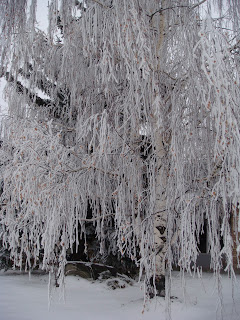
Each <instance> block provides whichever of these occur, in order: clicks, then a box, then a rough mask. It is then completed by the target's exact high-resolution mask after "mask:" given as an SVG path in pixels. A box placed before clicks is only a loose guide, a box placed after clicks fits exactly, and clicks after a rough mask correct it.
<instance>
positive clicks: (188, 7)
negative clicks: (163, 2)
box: [148, 0, 207, 20]
mask: <svg viewBox="0 0 240 320" xmlns="http://www.w3.org/2000/svg"><path fill="white" fill-rule="evenodd" d="M206 1H207V0H202V1H200V2H199V3H196V4H194V5H193V6H191V7H190V6H174V7H168V8H160V9H158V10H157V11H155V12H154V13H152V14H151V15H148V16H149V17H150V20H152V18H153V17H154V16H155V14H156V13H161V12H163V11H165V10H174V9H177V8H187V9H189V10H193V9H195V8H197V7H199V6H200V5H201V4H203V3H204V2H206Z"/></svg>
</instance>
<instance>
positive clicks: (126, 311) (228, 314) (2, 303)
mask: <svg viewBox="0 0 240 320" xmlns="http://www.w3.org/2000/svg"><path fill="white" fill-rule="evenodd" d="M186 282H187V290H186V294H185V300H186V301H185V302H184V298H183V292H182V289H181V281H180V277H179V275H178V273H174V275H173V290H172V295H173V296H174V297H176V298H174V299H172V319H173V320H212V319H221V318H220V315H219V314H218V315H217V316H216V306H217V301H218V295H217V293H216V291H214V287H215V281H214V277H213V275H212V274H210V273H208V274H204V275H203V278H202V280H199V279H193V278H190V277H189V276H187V277H186ZM222 286H223V300H224V310H223V319H224V320H239V319H240V276H238V277H237V282H236V284H235V303H233V300H232V284H231V280H229V279H228V278H227V276H226V275H223V276H222ZM54 290H55V291H56V290H59V288H56V289H54ZM65 293H66V298H65V304H64V303H63V302H61V301H59V299H58V298H57V294H56V292H55V294H54V295H53V299H52V304H51V307H50V310H48V276H46V275H32V276H31V279H29V277H28V275H26V274H25V275H14V274H9V275H7V274H6V273H3V272H2V273H0V319H1V320H43V319H44V320H48V319H49V320H74V319H83V320H92V319H94V320H100V319H102V320H110V319H111V320H128V319H129V320H130V319H131V320H141V319H143V320H147V319H148V320H154V319H158V320H161V319H165V302H164V299H163V298H157V299H153V300H152V301H151V303H150V306H149V308H148V310H147V308H145V311H144V312H143V292H142V291H141V289H140V284H139V283H134V285H133V286H127V287H126V288H124V289H115V290H112V289H110V288H109V287H108V286H107V285H106V282H103V283H100V282H92V281H89V280H86V279H82V278H79V277H74V276H68V277H66V289H65Z"/></svg>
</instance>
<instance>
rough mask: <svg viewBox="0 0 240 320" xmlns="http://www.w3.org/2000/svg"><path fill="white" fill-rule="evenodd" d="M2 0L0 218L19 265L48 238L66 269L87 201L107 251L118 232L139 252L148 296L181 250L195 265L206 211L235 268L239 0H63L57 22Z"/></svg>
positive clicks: (124, 250)
mask: <svg viewBox="0 0 240 320" xmlns="http://www.w3.org/2000/svg"><path fill="white" fill-rule="evenodd" d="M83 7H84V8H85V10H84V11H83V10H82V8H83ZM0 8H1V10H0V11H1V33H2V37H1V38H2V40H1V70H2V76H6V77H7V79H8V81H9V87H8V98H9V118H8V119H7V120H5V122H4V123H3V127H4V131H3V132H4V133H3V141H4V144H3V146H2V148H1V152H2V153H3V154H4V158H2V159H4V160H2V168H3V170H2V173H1V174H2V180H3V183H4V187H3V193H2V195H1V203H2V204H1V207H2V209H1V218H0V222H1V226H2V232H1V239H2V242H3V244H4V245H5V246H6V247H8V248H9V249H10V251H11V256H12V258H13V259H14V264H15V265H19V266H21V265H22V263H23V257H24V258H26V260H27V264H28V265H29V266H32V265H34V264H36V261H37V259H38V257H39V252H40V250H41V249H43V252H44V257H43V268H46V269H47V268H49V266H50V265H51V264H53V263H55V262H56V261H58V262H59V263H60V267H59V273H60V274H61V275H63V270H64V266H65V263H66V251H67V249H68V248H72V247H73V244H74V243H75V242H77V241H78V236H77V234H78V231H80V233H81V234H82V235H84V233H85V226H86V222H87V221H88V220H89V219H87V210H88V207H89V205H90V207H91V209H92V217H91V219H90V220H91V221H92V222H93V223H94V226H95V231H96V235H97V237H98V239H99V241H100V242H101V250H100V251H101V253H104V251H105V250H106V248H105V244H106V241H108V242H109V243H110V246H109V247H108V248H107V249H108V250H109V251H111V252H116V251H119V252H120V253H121V254H124V255H127V256H129V257H130V258H131V259H132V260H133V261H135V262H136V264H137V265H139V266H140V275H144V277H145V283H146V287H147V290H146V292H147V294H148V295H149V296H152V294H153V293H155V292H156V293H159V294H162V293H163V292H162V290H164V281H165V271H166V270H167V272H168V275H170V274H171V270H172V265H173V264H174V263H177V264H178V265H179V267H180V268H181V269H182V270H186V271H188V272H191V271H192V264H193V265H195V263H196V259H197V256H198V253H199V249H198V242H199V234H200V233H201V230H202V228H203V225H204V222H205V221H207V225H208V230H209V242H210V253H211V259H212V268H213V270H214V272H216V273H217V274H219V272H220V269H221V268H222V258H223V255H224V256H225V259H226V263H227V266H226V270H228V271H230V272H231V273H232V272H234V271H233V265H232V245H233V244H232V243H233V242H232V240H233V239H232V235H231V228H230V217H233V218H234V221H235V224H234V226H235V232H236V235H237V234H238V233H237V224H238V223H237V221H238V220H237V219H238V216H237V212H238V208H239V200H238V199H239V196H240V187H239V185H240V184H239V177H240V176H239V161H240V160H239V159H240V141H239V126H240V122H239V116H240V111H239V101H240V99H239V96H240V87H239V65H240V64H239V33H238V30H239V21H240V20H239V18H240V17H239V15H240V12H239V10H240V3H239V1H237V0H235V1H234V0H230V1H224V2H223V1H220V0H219V1H217V0H216V1H207V0H205V1H194V0H182V1H179V0H169V1H165V0H162V1H157V0H149V1H142V0H132V1H126V0H116V1H115V0H113V1H108V0H102V1H97V0H92V1H91V0H88V1H86V3H84V5H83V4H82V2H79V1H76V2H75V1H63V0H62V1H61V5H60V7H58V1H52V2H51V4H50V6H49V33H48V34H47V35H45V34H44V33H42V32H40V31H37V30H36V28H35V10H36V1H35V0H33V1H32V2H31V6H30V9H29V14H27V1H25V0H21V1H14V0H8V1H7V0H5V1H4V0H2V1H1V3H0ZM77 10H80V14H79V11H78V13H77ZM212 12H214V15H217V14H219V15H217V18H213V15H212ZM59 29H60V30H61V37H60V38H59V36H58V35H57V32H58V30H59ZM43 92H44V93H45V96H44V97H43ZM41 96H42V97H41ZM110 228H111V229H113V230H114V231H113V232H109V230H110ZM221 241H222V242H223V246H221ZM236 241H237V245H239V239H238V238H236Z"/></svg>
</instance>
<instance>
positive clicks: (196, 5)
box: [191, 0, 207, 9]
mask: <svg viewBox="0 0 240 320" xmlns="http://www.w3.org/2000/svg"><path fill="white" fill-rule="evenodd" d="M206 1H207V0H202V1H200V2H199V3H196V4H194V5H193V6H192V7H191V9H195V8H197V7H199V6H200V5H201V4H203V3H204V2H206Z"/></svg>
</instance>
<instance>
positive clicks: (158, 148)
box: [153, 0, 167, 296]
mask: <svg viewBox="0 0 240 320" xmlns="http://www.w3.org/2000/svg"><path fill="white" fill-rule="evenodd" d="M165 5H166V1H165V0H163V1H162V8H165ZM153 23H154V22H153ZM154 24H155V27H156V28H157V30H158V41H157V43H156V65H155V68H156V71H158V70H159V67H160V63H161V60H160V59H161V48H162V44H163V40H164V34H165V33H164V30H165V17H164V11H162V12H161V13H160V14H158V15H157V16H156V17H155V23H154ZM157 120H158V119H157V113H156V115H155V117H154V124H153V125H154V129H155V153H156V170H157V172H156V181H155V186H156V191H155V192H156V202H155V210H154V213H155V216H154V245H155V267H156V270H155V272H156V273H155V279H153V280H154V281H153V285H154V287H155V290H156V294H157V295H159V296H165V260H166V252H167V245H166V237H167V228H166V226H167V211H166V187H167V168H166V166H165V165H164V164H165V159H166V156H167V154H166V150H165V148H164V143H163V134H162V130H161V128H159V126H158V121H157Z"/></svg>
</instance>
